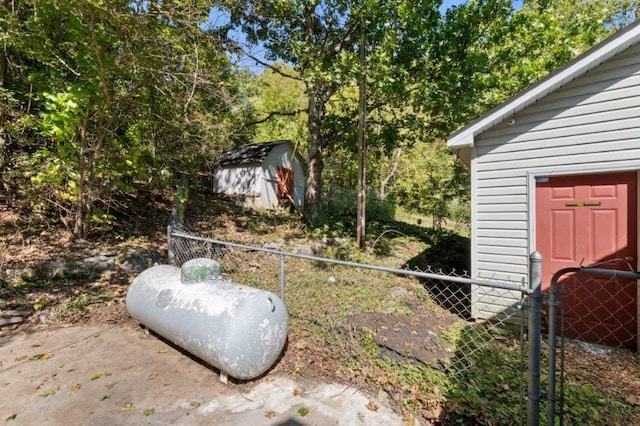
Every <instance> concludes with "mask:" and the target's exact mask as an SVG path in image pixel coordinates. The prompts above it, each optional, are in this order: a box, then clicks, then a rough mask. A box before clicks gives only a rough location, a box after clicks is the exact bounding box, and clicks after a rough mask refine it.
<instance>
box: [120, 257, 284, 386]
mask: <svg viewBox="0 0 640 426" xmlns="http://www.w3.org/2000/svg"><path fill="white" fill-rule="evenodd" d="M127 310H128V311H129V314H130V315H131V316H132V317H133V318H135V319H136V320H137V321H138V322H140V323H141V324H143V325H144V326H146V327H148V328H149V329H150V330H153V331H154V332H156V333H157V334H159V335H161V336H162V337H164V338H166V339H168V340H170V341H172V342H173V343H174V344H176V345H178V346H180V347H182V348H184V349H185V350H187V351H188V352H189V353H191V354H193V355H195V356H196V357H198V358H200V359H202V360H204V361H206V362H207V363H209V364H211V365H212V366H214V367H216V368H218V369H219V370H220V375H221V378H222V380H223V381H226V375H229V376H231V377H235V378H236V379H241V380H247V379H252V378H255V377H258V376H260V375H261V374H263V373H264V372H265V371H267V370H268V369H269V368H270V367H271V366H272V365H273V364H274V363H275V362H276V360H277V359H278V356H279V355H280V353H281V352H282V349H283V348H284V345H285V343H286V340H287V333H288V328H289V320H288V315H287V309H286V307H285V305H284V303H283V302H282V300H280V298H279V297H278V296H276V295H275V294H273V293H270V292H268V291H263V290H258V289H255V288H252V287H248V286H244V285H239V284H235V283H233V282H231V281H228V280H222V279H221V276H220V265H219V264H218V263H217V262H216V261H214V260H212V259H193V260H190V261H188V262H186V263H185V264H184V265H182V268H178V267H175V266H170V265H156V266H153V267H151V268H149V269H147V270H145V271H143V272H142V273H141V274H140V275H138V276H137V277H136V278H135V279H134V280H133V283H132V284H131V286H130V288H129V291H128V292H127Z"/></svg>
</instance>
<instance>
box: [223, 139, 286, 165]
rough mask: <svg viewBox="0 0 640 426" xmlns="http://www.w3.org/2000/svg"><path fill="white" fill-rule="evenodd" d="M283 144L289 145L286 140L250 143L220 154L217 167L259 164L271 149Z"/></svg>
mask: <svg viewBox="0 0 640 426" xmlns="http://www.w3.org/2000/svg"><path fill="white" fill-rule="evenodd" d="M283 143H288V144H291V142H290V141H288V140H280V141H273V142H266V143H252V144H247V145H241V146H238V147H236V148H231V149H228V150H226V151H224V152H223V153H222V154H220V157H219V158H218V165H220V166H229V165H237V164H261V163H262V162H263V161H264V159H265V158H266V157H267V155H269V153H270V152H271V150H273V148H275V147H276V146H278V145H281V144H283Z"/></svg>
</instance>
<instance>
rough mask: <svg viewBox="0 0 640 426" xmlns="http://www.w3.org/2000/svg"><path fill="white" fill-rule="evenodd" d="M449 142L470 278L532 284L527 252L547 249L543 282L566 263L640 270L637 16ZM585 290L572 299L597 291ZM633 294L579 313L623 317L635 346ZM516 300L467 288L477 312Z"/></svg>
mask: <svg viewBox="0 0 640 426" xmlns="http://www.w3.org/2000/svg"><path fill="white" fill-rule="evenodd" d="M447 144H448V146H449V148H450V149H451V150H453V151H454V152H455V153H457V155H458V156H459V157H460V158H461V159H462V160H463V161H464V162H465V163H466V164H467V166H468V167H469V168H470V171H471V197H472V202H471V206H472V207H471V208H472V212H471V217H472V223H471V233H472V237H471V245H472V247H471V253H472V254H471V272H472V276H473V277H475V278H478V279H492V280H505V281H512V282H519V283H521V282H523V281H524V282H530V279H529V278H530V277H529V267H528V264H529V262H528V258H529V255H530V253H532V252H533V251H538V252H540V253H541V254H542V257H543V290H548V287H549V283H550V279H551V276H552V275H553V274H554V272H556V271H558V270H559V269H562V268H565V267H576V266H580V265H584V266H586V265H594V264H602V262H611V261H612V260H615V261H616V262H618V267H619V268H620V269H621V268H623V267H624V268H628V267H631V268H633V269H634V270H637V268H638V262H637V258H638V246H637V242H638V235H637V234H638V223H637V222H638V214H637V209H638V206H637V203H638V170H640V22H636V23H634V24H632V25H630V26H628V27H626V28H624V29H623V30H621V31H619V32H617V33H615V34H614V35H612V36H611V37H609V38H608V39H606V40H604V41H603V42H601V43H600V44H598V45H596V46H594V47H593V48H592V49H590V50H589V51H587V52H585V53H584V54H582V55H581V56H579V57H578V58H576V59H574V60H573V61H571V62H570V63H568V64H566V65H565V66H563V67H561V68H560V69H558V70H556V71H555V72H553V73H551V74H550V75H548V76H547V77H546V78H544V79H543V80H541V81H540V82H538V83H536V84H534V85H532V86H530V87H529V88H527V89H525V90H524V91H522V92H521V93H519V94H517V95H516V96H514V97H512V98H510V99H508V100H507V101H506V102H504V103H502V104H500V105H498V106H497V107H495V108H493V109H492V110H490V111H488V112H487V113H486V114H484V115H482V116H481V117H479V118H478V119H476V120H474V121H473V122H471V123H469V124H467V125H466V126H464V127H463V128H462V129H460V130H459V131H457V132H456V133H454V134H452V135H451V136H449V138H448V139H447ZM620 262H622V265H621V264H620ZM599 285H600V287H599V289H602V288H604V287H603V285H604V283H600V284H599ZM592 290H593V291H592V292H588V291H587V292H586V293H582V294H580V295H578V296H576V300H574V302H575V303H578V302H580V301H582V303H583V304H584V305H585V306H586V305H588V303H589V302H588V300H593V299H594V298H602V297H603V295H602V294H600V295H597V294H596V293H595V292H596V291H598V289H597V288H594V289H592ZM583 291H585V290H583ZM637 292H638V286H636V285H635V281H634V282H633V283H632V285H627V286H625V289H624V290H617V292H616V293H615V294H614V295H613V297H612V298H611V301H610V302H608V303H610V305H611V304H613V305H614V306H610V308H611V309H612V310H611V311H610V312H600V313H597V315H596V317H593V318H592V316H593V315H592V314H593V313H592V312H586V311H585V312H584V315H585V317H584V318H583V319H582V321H592V320H595V321H599V322H601V323H606V322H607V319H606V318H607V316H609V317H610V316H612V315H615V316H618V317H620V316H622V317H624V318H627V319H628V320H627V319H625V320H624V321H622V322H624V330H621V331H620V330H617V331H615V332H616V333H618V334H620V333H622V334H623V335H624V336H625V337H624V340H625V345H626V346H628V347H637V339H638V311H639V307H638V294H637ZM609 294H613V293H611V292H609ZM513 296H515V295H513ZM590 298H591V299H590ZM578 299H581V300H578ZM567 303H569V304H570V303H572V302H571V301H569V300H568V301H567ZM516 304H517V300H515V298H512V297H510V295H508V294H504V295H501V296H500V297H496V296H495V295H494V296H491V295H488V294H486V293H485V294H482V291H481V290H479V289H477V288H476V289H472V301H471V305H472V306H471V310H472V316H473V317H475V318H490V317H492V316H493V315H495V314H496V313H498V312H500V311H502V310H504V309H510V308H512V307H513V306H514V305H516ZM576 312H578V316H580V315H581V314H580V313H579V312H580V311H579V310H578V311H576ZM587 317H589V318H587Z"/></svg>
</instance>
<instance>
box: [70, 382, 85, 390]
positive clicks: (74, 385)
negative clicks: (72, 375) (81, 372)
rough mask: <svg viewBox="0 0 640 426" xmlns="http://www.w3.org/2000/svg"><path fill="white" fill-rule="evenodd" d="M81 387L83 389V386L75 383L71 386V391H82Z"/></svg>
mask: <svg viewBox="0 0 640 426" xmlns="http://www.w3.org/2000/svg"><path fill="white" fill-rule="evenodd" d="M81 387H82V385H81V384H80V383H74V384H73V385H72V386H71V390H73V391H77V390H78V389H80V388H81Z"/></svg>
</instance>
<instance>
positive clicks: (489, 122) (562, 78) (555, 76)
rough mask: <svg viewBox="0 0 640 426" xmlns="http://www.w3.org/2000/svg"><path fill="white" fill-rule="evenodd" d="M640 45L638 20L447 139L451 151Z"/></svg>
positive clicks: (466, 144)
mask: <svg viewBox="0 0 640 426" xmlns="http://www.w3.org/2000/svg"><path fill="white" fill-rule="evenodd" d="M639 41H640V20H639V21H636V22H634V23H632V24H630V25H628V26H627V27H625V28H623V29H622V30H620V31H618V32H617V33H615V34H613V35H612V36H610V37H608V38H606V39H605V40H603V41H602V42H600V43H599V44H597V45H595V46H594V47H592V48H591V49H589V50H588V51H586V52H585V53H583V54H582V55H580V56H578V57H577V58H575V59H573V60H572V61H570V62H569V63H567V64H566V65H564V66H562V67H560V68H558V69H557V70H556V71H554V72H552V73H551V74H549V75H547V76H546V77H545V78H543V79H542V80H540V81H539V82H537V83H535V84H533V85H531V86H529V87H528V88H527V89H525V90H523V91H522V92H520V93H518V94H517V95H515V96H513V97H511V98H510V99H508V100H506V101H505V102H503V103H502V104H500V105H498V106H496V107H495V108H493V109H491V110H489V111H488V112H486V113H485V114H484V115H482V116H480V117H478V118H477V119H475V120H473V121H472V122H470V123H469V124H467V125H466V126H464V127H463V128H461V129H460V130H458V131H457V132H455V133H453V134H451V135H450V136H449V137H448V138H447V146H448V147H449V148H451V149H459V148H472V147H473V146H474V145H475V138H476V136H478V135H479V134H481V133H483V132H485V131H487V130H489V129H490V128H492V127H494V126H495V125H497V124H499V123H501V122H503V121H505V120H507V119H509V118H510V117H512V116H513V115H514V114H516V113H518V112H519V111H522V110H523V109H525V108H526V107H528V106H530V105H531V104H534V103H535V102H537V101H538V100H540V99H542V98H544V97H545V96H547V95H549V94H551V93H553V92H554V91H556V90H558V89H559V88H561V87H563V86H565V85H566V84H568V83H569V82H571V81H573V80H575V79H576V78H578V77H580V76H582V75H584V74H586V73H587V72H588V71H590V70H592V69H593V68H595V67H597V66H598V65H600V64H602V63H603V62H605V61H607V60H609V59H611V58H612V57H614V56H615V55H617V54H618V53H620V52H622V51H624V50H626V49H628V48H630V47H631V46H633V45H634V44H636V43H638V42H639Z"/></svg>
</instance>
